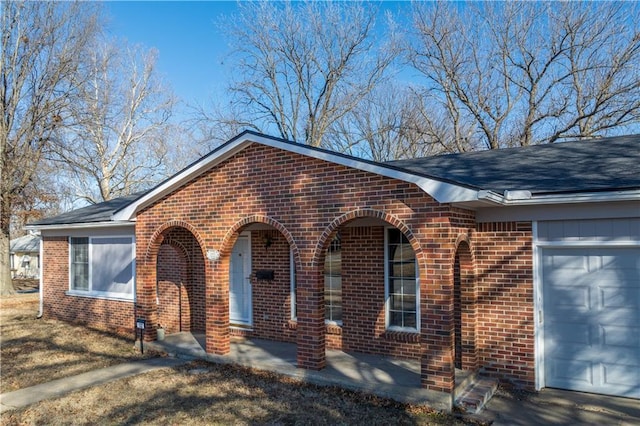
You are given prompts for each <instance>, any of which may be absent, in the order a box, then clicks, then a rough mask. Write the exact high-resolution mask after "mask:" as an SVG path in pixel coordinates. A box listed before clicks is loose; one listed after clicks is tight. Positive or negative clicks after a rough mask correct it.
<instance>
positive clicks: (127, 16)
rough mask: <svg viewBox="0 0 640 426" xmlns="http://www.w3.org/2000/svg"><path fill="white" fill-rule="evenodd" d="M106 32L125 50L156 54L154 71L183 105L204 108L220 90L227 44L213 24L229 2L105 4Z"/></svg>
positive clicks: (227, 9)
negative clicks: (137, 48) (142, 49)
mask: <svg viewBox="0 0 640 426" xmlns="http://www.w3.org/2000/svg"><path fill="white" fill-rule="evenodd" d="M104 7H105V10H106V12H107V15H108V17H109V30H110V33H111V35H113V36H114V37H119V38H120V37H122V38H125V39H126V40H127V41H128V42H129V44H131V45H135V44H141V45H143V46H145V47H146V48H147V49H148V48H152V47H153V48H156V49H157V50H158V51H159V57H158V63H157V71H158V72H159V74H160V75H161V76H162V77H163V78H164V79H165V81H167V82H168V83H169V84H170V85H171V87H172V88H173V90H174V92H175V94H176V95H178V96H179V97H180V98H181V99H182V100H183V101H184V102H187V103H190V104H194V103H203V102H204V101H205V100H206V99H207V98H208V97H210V96H211V95H215V94H216V93H220V91H221V90H222V88H223V87H224V80H225V79H226V77H225V70H223V68H222V67H221V65H220V64H221V62H222V59H223V56H224V54H225V53H226V52H227V47H226V41H225V39H224V36H223V34H222V33H221V30H220V29H219V28H218V25H217V23H216V21H217V20H218V19H219V18H220V17H221V16H222V15H224V14H230V13H233V11H234V10H235V9H236V2H233V1H183V2H177V1H176V2H168V1H166V2H165V1H136V2H132V1H116V2H106V3H104Z"/></svg>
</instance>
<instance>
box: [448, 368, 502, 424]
mask: <svg viewBox="0 0 640 426" xmlns="http://www.w3.org/2000/svg"><path fill="white" fill-rule="evenodd" d="M462 385H463V386H464V387H462V386H461V388H460V390H459V391H458V389H459V388H458V387H457V386H456V393H455V400H454V405H455V406H456V407H457V408H459V409H461V410H462V411H464V412H466V413H469V414H478V413H480V412H481V411H482V409H483V408H484V406H485V404H486V403H487V402H489V400H490V399H491V397H492V396H493V394H494V393H496V390H497V389H498V381H497V380H495V379H490V378H487V377H480V376H477V375H475V374H472V375H470V376H469V377H468V378H467V379H465V383H463V384H462Z"/></svg>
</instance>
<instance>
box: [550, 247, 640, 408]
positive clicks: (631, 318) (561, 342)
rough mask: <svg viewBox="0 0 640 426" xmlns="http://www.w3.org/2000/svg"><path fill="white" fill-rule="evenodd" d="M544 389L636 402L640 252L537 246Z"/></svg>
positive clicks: (639, 378)
mask: <svg viewBox="0 0 640 426" xmlns="http://www.w3.org/2000/svg"><path fill="white" fill-rule="evenodd" d="M541 259H542V269H541V272H542V277H541V279H542V289H543V309H544V310H543V314H542V315H543V321H542V322H543V332H544V378H545V385H546V386H547V387H556V388H561V389H570V390H577V391H584V392H594V393H602V394H608V395H618V396H627V397H633V398H640V248H639V247H591V248H582V247H545V248H542V256H541Z"/></svg>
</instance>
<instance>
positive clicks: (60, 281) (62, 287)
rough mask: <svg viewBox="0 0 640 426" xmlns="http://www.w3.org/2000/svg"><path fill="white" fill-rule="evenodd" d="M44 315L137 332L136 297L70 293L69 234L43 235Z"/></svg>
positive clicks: (124, 332) (114, 330) (120, 330)
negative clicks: (132, 299)
mask: <svg viewBox="0 0 640 426" xmlns="http://www.w3.org/2000/svg"><path fill="white" fill-rule="evenodd" d="M42 244H43V249H44V259H43V262H42V274H43V292H44V309H43V313H44V317H45V318H47V319H56V320H61V321H67V322H72V323H76V324H86V325H88V326H90V327H92V328H96V329H99V330H104V331H108V332H112V333H118V334H121V335H126V336H131V337H132V338H133V336H134V332H135V317H134V306H133V301H119V300H106V299H96V298H89V297H81V296H69V295H66V294H65V293H66V292H67V291H68V290H69V238H68V237H47V236H46V235H45V236H43V237H42Z"/></svg>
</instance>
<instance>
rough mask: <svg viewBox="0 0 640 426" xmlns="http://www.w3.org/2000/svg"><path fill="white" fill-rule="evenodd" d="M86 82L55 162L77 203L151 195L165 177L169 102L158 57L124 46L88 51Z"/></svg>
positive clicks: (96, 46)
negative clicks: (143, 192) (157, 70)
mask: <svg viewBox="0 0 640 426" xmlns="http://www.w3.org/2000/svg"><path fill="white" fill-rule="evenodd" d="M87 47H88V49H87V50H86V51H85V52H86V55H85V67H84V68H83V69H82V73H83V74H84V77H83V78H82V81H83V82H84V83H83V84H82V85H80V86H79V87H78V88H77V90H76V92H75V93H74V102H73V107H72V109H71V123H69V125H67V126H65V130H64V133H63V135H62V137H61V138H60V141H59V143H58V145H57V151H56V156H55V159H56V161H58V162H59V163H60V165H61V167H62V169H63V170H65V172H66V173H67V174H68V175H69V176H70V177H71V179H68V182H69V183H70V184H71V185H73V187H72V188H71V190H72V191H73V192H74V193H75V195H76V198H79V199H82V200H84V201H86V202H89V203H97V202H101V201H105V200H110V199H112V198H115V197H118V196H122V195H127V194H130V193H133V192H136V191H138V190H140V189H144V188H147V187H149V186H150V185H151V184H152V183H155V182H157V181H158V180H160V179H161V178H163V177H165V176H166V175H167V174H168V170H166V163H165V161H164V160H165V158H166V156H167V153H168V152H169V149H170V147H169V144H168V141H167V139H166V137H167V135H168V129H169V123H168V119H169V117H170V116H171V113H172V107H173V104H174V101H173V97H172V95H171V94H170V92H169V91H168V89H167V88H166V87H164V86H163V85H162V84H161V82H160V81H159V79H158V78H157V76H156V73H155V71H154V70H155V68H154V67H155V62H156V52H155V51H153V50H151V51H148V52H147V51H144V50H143V49H142V48H139V47H134V48H130V47H128V46H127V45H126V43H123V42H118V43H114V42H102V41H99V42H97V43H96V44H92V45H89V46H87Z"/></svg>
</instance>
